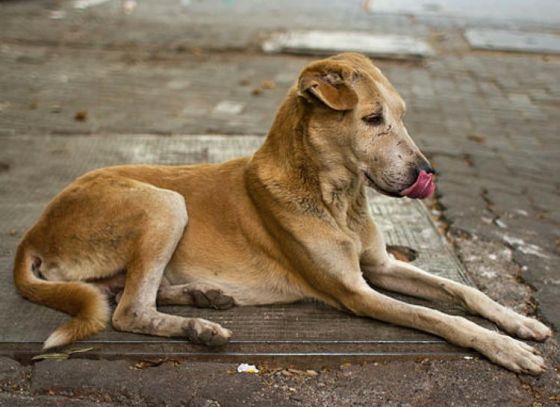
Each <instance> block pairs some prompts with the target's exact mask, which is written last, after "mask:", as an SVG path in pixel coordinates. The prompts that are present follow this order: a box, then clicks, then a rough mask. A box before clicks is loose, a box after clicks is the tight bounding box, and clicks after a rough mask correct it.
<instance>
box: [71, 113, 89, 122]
mask: <svg viewBox="0 0 560 407" xmlns="http://www.w3.org/2000/svg"><path fill="white" fill-rule="evenodd" d="M87 116H88V114H87V112H86V111H80V112H76V113H75V114H74V120H76V121H77V122H85V121H86V120H87Z"/></svg>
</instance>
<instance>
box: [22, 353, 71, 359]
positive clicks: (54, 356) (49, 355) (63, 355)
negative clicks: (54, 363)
mask: <svg viewBox="0 0 560 407" xmlns="http://www.w3.org/2000/svg"><path fill="white" fill-rule="evenodd" d="M69 357H70V355H69V354H68V353H43V354H41V355H35V356H33V357H32V358H31V360H47V359H52V360H66V359H68V358H69Z"/></svg>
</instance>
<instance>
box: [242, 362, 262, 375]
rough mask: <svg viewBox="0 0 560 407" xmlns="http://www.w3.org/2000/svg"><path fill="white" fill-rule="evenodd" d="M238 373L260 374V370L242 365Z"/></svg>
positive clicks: (248, 365)
mask: <svg viewBox="0 0 560 407" xmlns="http://www.w3.org/2000/svg"><path fill="white" fill-rule="evenodd" d="M237 373H259V369H257V367H256V366H255V365H250V364H248V363H241V364H240V365H239V366H237Z"/></svg>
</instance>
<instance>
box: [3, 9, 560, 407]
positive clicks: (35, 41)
mask: <svg viewBox="0 0 560 407" xmlns="http://www.w3.org/2000/svg"><path fill="white" fill-rule="evenodd" d="M297 3H301V2H294V3H293V4H292V3H290V4H284V3H282V6H280V5H279V4H280V3H278V2H274V4H272V2H270V3H267V2H262V3H259V6H258V7H257V6H254V5H253V6H252V5H251V4H250V3H248V2H221V1H216V2H210V1H208V2H193V3H192V6H188V7H187V8H186V9H185V10H183V11H182V12H179V10H180V9H179V7H180V4H179V2H173V1H165V2H158V3H157V4H156V3H151V5H147V4H145V3H142V4H139V5H138V7H137V8H136V9H135V10H134V11H133V12H132V13H131V14H126V11H125V10H124V9H123V4H124V2H106V3H103V4H101V5H99V6H96V7H91V8H88V9H86V10H77V9H75V7H74V3H72V2H61V3H39V2H33V1H32V2H18V1H12V2H2V3H1V4H0V11H1V13H0V27H2V28H1V29H0V42H1V45H0V61H1V62H0V73H1V75H0V137H1V135H10V136H18V135H23V134H25V135H29V136H33V137H37V138H41V137H43V136H44V135H45V134H56V135H70V134H77V133H80V134H93V133H103V134H107V135H114V136H115V137H117V136H118V135H119V134H123V133H126V134H131V133H152V134H162V135H166V134H196V133H220V134H241V133H244V134H246V133H252V134H264V133H265V132H266V130H267V128H268V125H269V123H270V121H271V119H272V117H273V114H274V109H275V106H276V105H277V103H278V101H279V100H280V99H281V97H282V95H283V94H284V93H285V91H286V89H287V87H288V86H289V85H290V83H291V81H292V80H293V78H294V77H295V75H296V73H297V71H298V70H299V69H300V68H301V66H303V65H304V64H305V63H306V62H308V61H309V60H310V58H308V57H304V56H299V57H294V56H285V55H280V56H265V55H261V54H260V53H259V52H258V45H259V43H260V41H261V40H262V38H265V37H266V36H267V34H268V33H269V32H270V31H276V30H280V29H283V28H318V29H325V28H327V29H329V28H336V29H344V28H345V29H349V28H351V29H357V30H367V31H368V32H378V33H384V32H389V33H398V34H406V35H414V36H418V37H422V38H425V39H426V40H428V41H429V42H430V43H431V44H432V46H433V47H434V48H435V49H436V52H437V54H436V56H434V57H433V58H431V59H428V60H426V61H424V62H417V61H415V62H410V63H407V62H392V61H378V63H379V66H380V67H381V69H383V71H384V72H385V73H386V74H387V76H388V77H389V78H390V79H391V81H393V83H394V84H395V85H396V87H397V89H398V90H399V91H400V92H401V94H402V95H403V97H404V98H405V99H406V100H407V103H408V106H409V113H408V115H407V119H406V122H407V124H408V127H409V131H410V133H411V134H412V135H413V137H414V138H415V139H416V140H417V141H418V143H419V144H420V146H421V147H422V149H423V150H424V151H426V152H427V153H428V155H429V156H430V158H431V159H432V160H433V162H434V164H435V165H436V166H437V169H438V171H439V172H440V175H439V177H438V199H437V200H435V201H434V202H432V206H431V209H432V213H433V215H434V217H436V218H438V219H439V221H440V225H441V229H442V231H443V232H445V233H446V235H447V236H448V238H449V239H450V241H451V242H452V243H453V244H454V247H455V249H456V252H457V254H458V255H459V256H460V258H461V259H462V261H463V263H464V265H465V267H466V268H467V271H468V272H469V274H470V276H471V278H473V280H474V281H475V282H476V283H477V285H478V286H479V287H480V288H481V289H483V290H484V291H485V292H487V293H488V294H489V295H490V296H492V297H494V298H496V299H498V300H499V301H501V302H503V303H505V304H507V305H510V306H512V307H514V308H516V309H517V310H519V311H521V312H525V313H529V314H536V315H538V316H539V317H541V318H543V319H544V320H546V321H547V322H548V323H550V324H552V325H554V326H555V327H556V328H558V327H560V303H559V301H560V300H559V299H560V295H559V294H560V276H559V274H558V270H559V265H560V232H559V226H560V224H559V223H560V212H559V211H558V202H560V200H559V198H560V183H559V181H558V177H557V174H558V172H559V170H560V168H559V166H560V161H559V160H558V157H560V139H559V138H558V134H559V125H560V120H559V117H560V115H559V114H558V108H559V106H560V104H559V101H560V85H559V84H560V80H559V79H560V69H559V68H560V60H559V59H558V57H554V56H547V55H529V54H506V53H499V52H481V51H476V52H473V51H471V50H470V49H469V47H468V44H467V43H466V41H465V40H464V37H463V34H462V29H463V27H464V26H469V25H474V26H484V24H485V23H484V22H481V21H478V20H477V21H476V22H473V21H472V20H470V21H467V20H461V18H452V19H446V18H445V16H439V17H438V18H429V16H428V17H426V16H425V15H424V16H419V15H414V14H413V15H412V16H411V15H405V14H390V15H387V14H375V13H374V14H371V13H366V12H365V11H364V10H363V7H361V6H362V4H361V2H352V3H348V4H346V3H344V5H342V3H338V2H329V3H328V7H327V6H325V5H324V4H325V3H323V2H306V3H305V5H304V6H303V5H302V6H301V7H296V5H297ZM335 3H336V4H335ZM321 4H323V6H322V5H321ZM290 5H291V6H293V7H288V6H290ZM374 5H375V2H374ZM55 12H59V13H58V14H56V13H55ZM542 12H543V13H546V12H547V9H546V8H543V9H542ZM551 15H552V14H551ZM61 16H62V17H61ZM495 25H498V26H504V25H505V26H507V25H508V21H505V22H504V21H500V22H497V23H495ZM515 25H516V27H517V28H519V29H524V28H528V27H529V28H531V29H532V30H539V29H542V31H543V32H549V31H550V30H551V28H550V25H549V24H545V23H543V24H539V23H538V19H537V20H532V21H530V22H525V23H523V22H520V21H519V20H517V21H516V22H515ZM224 101H228V102H231V103H233V105H234V106H235V105H236V106H238V107H239V106H240V108H239V109H238V108H236V109H233V110H231V109H230V110H228V109H225V110H224V109H223V108H219V106H220V103H222V102H224ZM231 103H230V105H229V106H231ZM223 106H224V105H223V104H222V107H223ZM232 111H235V112H237V113H231V112H232ZM81 112H86V114H85V116H84V115H81V114H80V113H81ZM4 140H6V139H4ZM2 142H5V141H2V139H1V138H0V143H2ZM9 168H10V164H9V163H0V171H9ZM1 187H2V186H0V188H1ZM540 348H541V350H543V351H544V352H545V353H546V355H547V361H548V363H549V365H550V369H549V371H548V372H547V373H546V374H545V375H544V376H543V377H541V378H528V377H522V376H516V375H514V374H512V373H509V372H506V371H504V370H503V369H500V368H497V367H495V366H493V365H491V364H489V363H488V362H486V361H484V360H481V359H478V358H474V359H473V360H451V361H439V360H428V361H424V360H419V361H395V362H390V363H387V364H385V363H379V364H378V365H373V364H368V365H366V366H351V367H348V366H343V367H339V368H335V369H330V370H328V369H321V366H313V368H314V369H315V370H316V371H317V372H319V375H318V376H309V377H308V376H303V377H301V378H300V376H302V375H300V374H296V375H295V377H296V378H293V377H291V376H289V375H285V374H283V373H281V371H280V372H274V373H270V372H268V373H267V372H263V374H261V375H259V376H239V375H237V374H230V373H228V370H231V369H232V368H233V366H229V365H220V364H201V365H194V364H188V363H187V364H179V365H177V366H173V368H171V365H172V364H171V365H170V364H167V363H166V364H163V365H161V366H160V367H157V366H155V367H151V368H149V369H135V368H134V364H135V363H136V362H127V361H120V362H107V361H91V362H80V361H71V362H60V363H58V364H57V363H56V362H52V361H48V362H40V363H37V364H35V365H34V366H20V365H18V364H17V363H15V362H14V361H11V360H6V359H3V360H2V361H1V362H0V377H1V378H2V379H1V381H0V382H1V383H3V384H2V388H3V389H4V393H3V394H2V395H0V396H1V397H3V398H4V400H5V401H3V402H4V403H10V405H18V403H19V405H32V404H33V403H35V404H37V405H39V404H41V405H48V403H51V404H52V405H57V404H61V403H72V404H75V405H93V404H96V403H101V404H102V403H106V404H109V405H110V404H113V405H115V404H137V405H154V404H160V405H161V404H165V403H168V404H174V403H176V404H179V402H183V404H184V405H193V406H194V405H207V406H212V405H222V406H226V405H227V406H229V405H237V404H236V403H238V404H240V403H241V402H246V403H247V405H267V403H268V404H273V403H274V404H276V405H368V406H369V405H376V404H379V405H428V404H429V405H450V404H454V405H465V406H467V405H468V406H473V405H481V406H482V405H508V406H527V405H534V406H539V405H556V404H558V403H559V400H560V399H559V396H558V395H559V394H560V384H559V382H558V373H557V370H556V369H558V366H559V360H558V352H557V348H556V345H555V342H554V341H549V343H547V344H546V345H544V346H541V347H540ZM249 362H250V361H249ZM152 370H153V373H151V372H152ZM187 371H189V372H190V373H189V372H187ZM88 372H89V373H88ZM93 372H95V374H94V373H93ZM98 372H106V373H103V374H101V375H98V374H97V373H98ZM111 372H113V373H115V372H116V373H115V374H117V373H118V376H115V377H118V379H119V380H116V379H115V380H110V377H112V376H111ZM146 372H150V373H146ZM142 375H144V376H143V377H147V379H141V376H142ZM94 376H95V377H96V378H95V379H92V377H94ZM97 376H99V377H97ZM105 376H107V377H106V380H105V378H104V377H105ZM70 378H72V380H70ZM86 379H87V380H86ZM300 379H301V380H300ZM6 380H7V381H6ZM80 380H82V381H80ZM88 380H94V381H93V382H92V383H94V389H89V390H88V389H87V381H88ZM104 380H105V381H104ZM142 380H144V381H142ZM115 382H121V387H118V385H116V384H115ZM5 383H7V384H5ZM150 383H157V385H159V386H161V387H160V389H162V390H161V392H162V393H163V394H159V393H158V391H157V390H153V387H149V386H151V384H150ZM215 383H218V384H220V386H218V385H216V384H215ZM221 384H223V386H222V385H221ZM144 385H145V386H148V387H146V389H141V388H140V387H141V386H144ZM153 386H156V385H155V384H154V385H153ZM165 386H169V387H165ZM181 386H182V387H181ZM275 386H277V387H275ZM84 387H86V389H85V390H84ZM179 387H181V388H183V389H187V390H185V392H186V393H181V391H182V390H180V389H179ZM150 389H152V390H150ZM167 389H169V390H168V391H167ZM291 389H295V391H294V390H291ZM169 392H171V393H173V394H176V395H177V397H176V398H174V399H173V400H171V399H167V398H166V397H167V394H168V393H169ZM187 393H188V394H187ZM182 394H186V395H185V396H184V397H183V396H182ZM232 394H236V397H237V399H235V398H234V397H233V396H231V395H232ZM189 397H190V398H189ZM0 403H2V401H1V400H0ZM216 403H217V404H216ZM352 403H354V404H352ZM72 404H70V405H72Z"/></svg>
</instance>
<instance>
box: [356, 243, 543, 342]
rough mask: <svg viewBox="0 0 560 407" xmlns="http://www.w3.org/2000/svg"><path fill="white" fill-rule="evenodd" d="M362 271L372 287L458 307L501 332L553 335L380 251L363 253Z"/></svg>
mask: <svg viewBox="0 0 560 407" xmlns="http://www.w3.org/2000/svg"><path fill="white" fill-rule="evenodd" d="M361 268H362V272H363V273H364V276H365V278H366V279H367V280H368V281H370V282H371V283H372V284H373V285H375V286H378V287H381V288H384V289H387V290H390V291H395V292H398V293H402V294H407V295H411V296H415V297H419V298H425V299H428V300H433V301H445V302H449V303H453V304H457V305H460V306H462V307H463V308H465V309H466V310H467V311H468V312H470V313H472V314H475V315H480V316H482V317H484V318H486V319H489V320H490V321H492V322H495V323H496V324H497V325H498V326H499V327H500V328H501V329H503V330H504V331H506V332H507V333H509V334H512V335H516V336H517V337H519V338H523V339H531V340H537V341H544V340H545V339H547V338H548V337H550V335H552V331H551V330H550V329H549V328H548V327H547V326H546V325H544V324H543V323H541V322H539V321H537V320H536V319H533V318H528V317H525V316H523V315H520V314H518V313H516V312H515V311H513V310H511V309H509V308H507V307H504V306H503V305H501V304H498V303H497V302H496V301H494V300H492V299H491V298H490V297H488V296H487V295H486V294H484V293H482V292H481V291H479V290H477V289H476V288H474V287H469V286H466V285H464V284H460V283H457V282H455V281H452V280H449V279H447V278H442V277H438V276H435V275H433V274H430V273H427V272H425V271H423V270H421V269H419V268H418V267H415V266H413V265H412V264H408V263H405V262H403V261H399V260H395V259H391V258H390V257H389V256H388V255H387V254H386V253H385V249H384V248H383V252H381V251H380V250H379V249H377V250H376V251H375V252H369V253H368V252H366V253H365V254H364V255H363V256H362V260H361Z"/></svg>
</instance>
